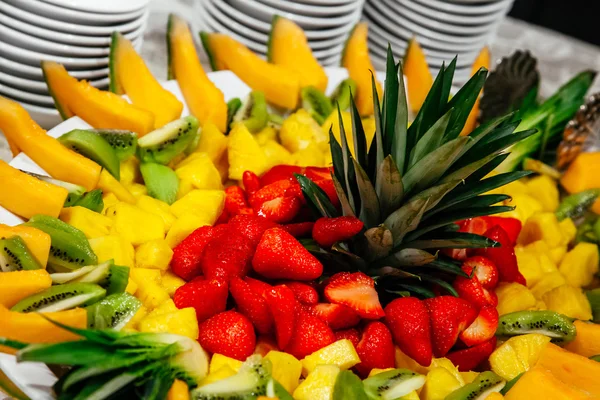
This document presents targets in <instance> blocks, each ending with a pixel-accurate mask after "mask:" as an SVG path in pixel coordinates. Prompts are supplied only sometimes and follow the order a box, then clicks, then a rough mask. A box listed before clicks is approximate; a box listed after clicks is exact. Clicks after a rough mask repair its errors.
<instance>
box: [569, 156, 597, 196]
mask: <svg viewBox="0 0 600 400" xmlns="http://www.w3.org/2000/svg"><path fill="white" fill-rule="evenodd" d="M598 167H600V153H598V152H582V153H580V154H579V155H578V156H577V158H575V160H573V162H571V164H570V165H569V168H568V169H567V171H566V172H565V173H564V174H563V176H562V177H561V179H560V183H561V185H562V186H563V187H564V188H565V189H566V190H567V192H569V193H571V194H573V193H579V192H581V191H583V190H586V189H595V188H600V176H599V175H598V173H597V171H598Z"/></svg>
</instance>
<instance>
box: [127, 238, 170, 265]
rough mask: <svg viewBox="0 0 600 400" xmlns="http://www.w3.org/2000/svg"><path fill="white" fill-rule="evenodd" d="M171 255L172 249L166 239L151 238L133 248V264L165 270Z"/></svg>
mask: <svg viewBox="0 0 600 400" xmlns="http://www.w3.org/2000/svg"><path fill="white" fill-rule="evenodd" d="M171 257H173V250H171V248H170V247H169V245H168V244H167V241H166V240H163V239H159V240H152V241H150V242H146V243H144V244H142V245H141V246H139V247H138V248H137V249H136V250H135V266H136V267H138V268H156V269H160V270H163V271H166V270H167V268H169V263H170V262H171Z"/></svg>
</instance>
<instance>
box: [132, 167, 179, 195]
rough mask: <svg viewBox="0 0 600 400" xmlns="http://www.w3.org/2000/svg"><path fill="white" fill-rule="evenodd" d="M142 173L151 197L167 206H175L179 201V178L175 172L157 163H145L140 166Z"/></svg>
mask: <svg viewBox="0 0 600 400" xmlns="http://www.w3.org/2000/svg"><path fill="white" fill-rule="evenodd" d="M140 171H141V172H142V177H143V178H144V183H145V184H146V188H147V189H148V195H149V196H151V197H154V198H155V199H158V200H161V201H164V202H165V203H167V204H173V203H174V202H175V200H177V190H179V177H177V174H176V173H175V171H173V170H172V169H171V168H169V167H167V166H166V165H162V164H156V163H143V164H141V165H140Z"/></svg>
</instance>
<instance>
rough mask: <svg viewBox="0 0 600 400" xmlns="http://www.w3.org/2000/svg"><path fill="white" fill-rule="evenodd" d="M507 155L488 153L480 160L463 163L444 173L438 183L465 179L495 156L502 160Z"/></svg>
mask: <svg viewBox="0 0 600 400" xmlns="http://www.w3.org/2000/svg"><path fill="white" fill-rule="evenodd" d="M507 156H508V154H500V155H495V154H490V155H489V156H487V157H484V158H482V159H481V160H477V161H475V162H472V163H471V164H469V165H465V166H464V167H462V168H460V169H457V170H455V171H453V172H451V173H450V174H448V175H445V176H444V177H443V178H442V180H441V181H440V183H445V182H451V181H464V180H465V179H467V178H468V177H470V176H471V174H473V173H475V172H476V171H478V170H479V169H480V168H482V167H484V166H485V165H486V164H487V163H489V162H490V161H492V160H494V159H495V158H502V161H504V159H505V158H506V157H507ZM502 161H500V162H499V163H498V165H500V163H501V162H502Z"/></svg>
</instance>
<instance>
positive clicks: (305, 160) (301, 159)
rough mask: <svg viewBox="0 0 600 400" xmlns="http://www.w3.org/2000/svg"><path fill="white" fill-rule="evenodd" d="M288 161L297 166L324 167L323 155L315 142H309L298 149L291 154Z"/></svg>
mask: <svg viewBox="0 0 600 400" xmlns="http://www.w3.org/2000/svg"><path fill="white" fill-rule="evenodd" d="M289 162H290V164H293V165H297V166H299V167H310V166H315V167H324V166H325V157H324V156H323V153H322V152H321V151H320V149H319V147H318V146H317V145H316V144H315V143H311V144H310V145H308V147H306V148H305V149H302V150H298V151H297V152H295V153H294V154H292V157H291V158H290V160H289Z"/></svg>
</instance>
